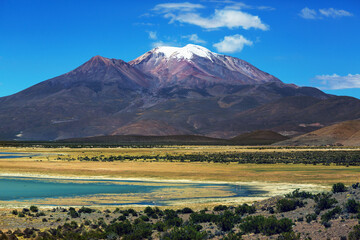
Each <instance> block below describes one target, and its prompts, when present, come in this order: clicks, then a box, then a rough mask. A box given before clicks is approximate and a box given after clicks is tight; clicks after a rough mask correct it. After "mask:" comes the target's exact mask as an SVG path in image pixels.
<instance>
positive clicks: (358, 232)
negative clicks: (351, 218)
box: [348, 225, 360, 240]
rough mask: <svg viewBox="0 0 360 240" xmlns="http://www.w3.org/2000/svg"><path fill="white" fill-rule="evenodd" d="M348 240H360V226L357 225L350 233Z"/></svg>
mask: <svg viewBox="0 0 360 240" xmlns="http://www.w3.org/2000/svg"><path fill="white" fill-rule="evenodd" d="M348 239H349V240H359V239H360V225H356V226H355V227H354V228H353V231H351V232H350V233H349V236H348Z"/></svg>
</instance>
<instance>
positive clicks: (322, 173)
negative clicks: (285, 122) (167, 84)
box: [0, 146, 360, 185]
mask: <svg viewBox="0 0 360 240" xmlns="http://www.w3.org/2000/svg"><path fill="white" fill-rule="evenodd" d="M300 150H302V151H303V150H304V149H300ZM312 150H313V151H324V150H328V149H312ZM244 151H252V152H253V151H299V149H274V148H269V149H261V150H256V149H247V148H244V147H236V146H225V147H224V146H173V147H167V148H93V149H91V148H86V149H70V148H60V149H59V148H54V149H48V148H3V149H0V152H23V153H36V154H42V155H40V156H36V157H33V158H19V159H1V160H0V173H22V174H25V173H26V174H40V175H62V176H104V177H115V178H158V179H189V180H198V181H229V182H235V181H239V182H250V181H259V182H264V181H266V182H283V183H313V184H325V185H328V184H333V183H335V182H339V181H341V182H344V183H348V184H350V183H354V182H358V181H359V176H360V167H358V166H351V167H344V166H322V165H317V166H313V165H303V164H296V165H292V164H269V165H258V164H237V163H231V164H221V163H180V162H150V161H145V162H143V161H131V162H79V161H63V160H57V159H58V157H61V158H68V157H70V158H75V159H76V158H77V157H78V156H89V157H91V156H99V155H105V156H108V155H153V156H156V155H166V154H189V153H204V152H207V153H210V152H211V153H213V152H244Z"/></svg>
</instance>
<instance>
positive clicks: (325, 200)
mask: <svg viewBox="0 0 360 240" xmlns="http://www.w3.org/2000/svg"><path fill="white" fill-rule="evenodd" d="M330 197H331V195H330V194H327V193H319V194H318V195H316V196H315V197H314V200H315V202H316V205H315V209H316V210H319V211H322V210H325V209H329V208H332V207H333V205H334V204H336V203H337V201H336V199H335V198H330Z"/></svg>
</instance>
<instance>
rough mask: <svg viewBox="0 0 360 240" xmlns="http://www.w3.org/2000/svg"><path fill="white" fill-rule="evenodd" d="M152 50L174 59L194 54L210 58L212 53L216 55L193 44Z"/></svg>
mask: <svg viewBox="0 0 360 240" xmlns="http://www.w3.org/2000/svg"><path fill="white" fill-rule="evenodd" d="M152 52H154V53H157V54H163V55H164V56H165V57H166V58H176V59H187V60H191V59H192V58H193V57H194V56H199V57H204V58H208V59H210V60H212V58H211V57H212V56H213V55H217V54H216V53H212V52H211V51H210V50H209V49H207V48H205V47H202V46H199V45H194V44H188V45H186V46H184V47H182V48H180V47H169V46H163V47H157V48H155V49H153V50H152Z"/></svg>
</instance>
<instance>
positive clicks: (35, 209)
mask: <svg viewBox="0 0 360 240" xmlns="http://www.w3.org/2000/svg"><path fill="white" fill-rule="evenodd" d="M30 211H32V212H38V211H39V209H38V207H36V206H30Z"/></svg>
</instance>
